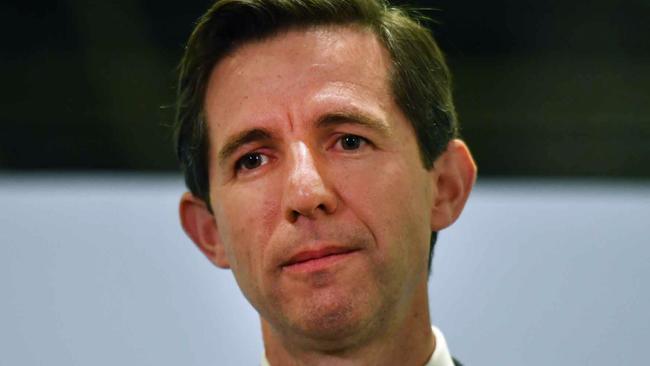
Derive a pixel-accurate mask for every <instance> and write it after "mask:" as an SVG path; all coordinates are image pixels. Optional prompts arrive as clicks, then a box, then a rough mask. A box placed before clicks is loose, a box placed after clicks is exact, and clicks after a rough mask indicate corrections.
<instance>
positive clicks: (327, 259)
mask: <svg viewBox="0 0 650 366" xmlns="http://www.w3.org/2000/svg"><path fill="white" fill-rule="evenodd" d="M358 251H359V249H352V248H341V247H326V248H322V249H316V250H305V251H302V252H299V253H297V254H295V255H293V256H292V257H291V258H289V260H288V261H287V262H285V263H284V264H283V265H282V269H283V270H285V271H290V272H302V273H305V272H316V271H322V270H325V269H327V268H329V267H331V266H333V265H335V264H336V263H338V262H340V261H343V260H345V259H347V258H349V257H350V256H352V255H353V254H354V253H356V252H358Z"/></svg>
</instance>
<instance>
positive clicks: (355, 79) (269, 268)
mask: <svg viewBox="0 0 650 366" xmlns="http://www.w3.org/2000/svg"><path fill="white" fill-rule="evenodd" d="M177 117H178V141H177V143H178V155H179V158H180V160H181V163H182V166H183V168H184V173H185V177H186V182H187V185H188V188H189V189H190V191H191V193H186V194H185V195H183V197H182V199H181V203H180V216H181V221H182V225H183V228H184V229H185V231H186V233H187V234H188V236H189V237H190V238H191V239H192V240H193V241H194V243H196V245H197V246H198V247H199V249H200V250H201V251H202V252H203V253H204V254H205V255H206V256H207V257H208V259H210V260H211V261H212V262H213V263H214V264H215V265H216V266H218V267H220V268H229V269H231V270H232V271H233V274H234V276H235V278H236V280H237V283H238V285H239V287H240V288H241V290H242V292H243V294H244V296H246V298H247V299H248V300H249V302H250V303H251V304H252V305H253V307H254V308H255V309H256V310H257V312H258V313H259V314H260V319H261V326H262V334H263V338H264V346H265V354H264V356H263V360H262V363H263V364H270V365H294V364H295V365H425V364H427V365H436V366H440V365H452V364H453V363H452V362H453V361H452V359H451V357H450V356H449V352H448V350H447V346H446V344H445V341H444V338H443V337H442V334H441V333H440V332H439V330H437V328H435V327H433V328H432V326H431V325H430V318H429V304H428V294H427V281H428V271H429V267H430V259H431V255H432V251H433V244H434V243H435V237H436V233H437V232H438V231H439V230H441V229H443V228H445V227H447V226H449V225H450V224H451V223H453V222H454V221H455V220H456V218H457V217H458V216H459V214H460V212H461V211H462V208H463V206H464V204H465V201H466V199H467V197H468V195H469V192H470V190H471V188H472V186H473V184H474V180H475V176H476V167H475V164H474V162H473V160H472V157H471V155H470V153H469V150H468V149H467V147H466V146H465V144H464V143H463V142H462V141H460V140H458V139H456V136H457V124H456V116H455V112H454V106H453V103H452V97H451V87H450V75H449V72H448V70H447V67H446V65H445V62H444V59H443V56H442V54H441V52H440V51H439V49H438V47H437V46H436V44H435V42H434V40H433V38H432V37H431V35H430V33H429V32H428V31H427V30H426V29H425V28H424V27H422V26H420V25H419V24H418V22H417V20H414V18H412V17H410V16H409V15H407V14H406V12H404V11H402V10H398V9H395V8H392V7H390V6H388V5H387V4H385V3H384V2H383V1H382V0H219V1H217V2H216V3H215V4H214V5H213V7H212V8H211V9H210V10H209V11H208V12H207V13H206V14H205V15H204V16H203V17H202V18H201V19H200V21H199V23H198V24H197V26H196V28H195V30H194V32H193V33H192V35H191V37H190V39H189V42H188V45H187V48H186V52H185V55H184V58H183V60H182V62H181V70H180V83H179V95H178V116H177Z"/></svg>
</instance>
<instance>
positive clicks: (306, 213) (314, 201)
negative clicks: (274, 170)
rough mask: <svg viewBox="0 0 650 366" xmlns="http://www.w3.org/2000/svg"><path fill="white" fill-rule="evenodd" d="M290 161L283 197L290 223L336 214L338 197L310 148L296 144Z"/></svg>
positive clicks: (293, 145)
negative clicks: (301, 218) (302, 218)
mask: <svg viewBox="0 0 650 366" xmlns="http://www.w3.org/2000/svg"><path fill="white" fill-rule="evenodd" d="M289 161H290V163H289V173H288V178H287V185H286V187H285V190H284V197H283V206H284V207H283V210H284V212H285V216H286V218H287V220H289V221H290V222H292V223H293V222H295V221H297V220H298V219H299V218H300V217H301V216H302V217H306V218H309V219H314V218H316V217H317V216H318V215H320V214H331V213H334V212H335V211H336V207H337V204H338V200H337V197H336V194H335V193H334V192H333V191H332V190H331V189H330V188H331V187H328V185H327V182H326V180H325V179H324V177H323V175H322V174H321V172H319V170H318V167H317V164H316V161H315V159H314V156H313V155H312V153H311V151H310V150H309V148H308V147H307V146H306V145H305V144H304V143H303V142H298V143H295V144H292V145H291V148H290V159H289Z"/></svg>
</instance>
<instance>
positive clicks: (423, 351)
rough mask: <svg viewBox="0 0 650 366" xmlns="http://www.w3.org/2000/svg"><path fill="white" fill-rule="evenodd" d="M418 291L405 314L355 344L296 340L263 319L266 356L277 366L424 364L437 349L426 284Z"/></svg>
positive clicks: (380, 326)
mask: <svg viewBox="0 0 650 366" xmlns="http://www.w3.org/2000/svg"><path fill="white" fill-rule="evenodd" d="M420 287H421V288H418V290H417V291H416V294H415V296H414V298H413V300H412V301H411V304H410V307H409V308H408V311H407V312H406V315H405V316H402V317H400V318H398V319H391V320H389V319H386V321H382V322H381V324H379V327H378V328H377V329H376V330H374V332H372V334H369V335H368V336H367V337H365V340H363V341H361V342H356V343H354V344H346V343H343V342H344V341H342V343H341V344H340V345H339V347H333V345H332V344H331V342H328V344H326V345H321V346H322V347H319V344H318V342H310V343H309V344H310V346H305V343H297V342H293V341H292V340H291V339H288V337H285V336H283V335H282V334H281V333H279V332H277V331H275V330H274V329H273V326H272V325H271V324H270V323H268V322H267V321H266V320H264V319H262V320H261V322H262V335H263V338H264V348H265V351H266V357H267V359H268V361H269V363H270V364H271V366H275V365H337V366H345V365H417V366H421V365H424V364H425V363H426V362H427V360H428V359H429V358H430V357H431V354H432V353H433V351H434V349H435V338H434V336H433V332H432V331H431V322H430V316H429V301H428V293H427V283H426V281H424V283H423V284H422V285H421V286H420Z"/></svg>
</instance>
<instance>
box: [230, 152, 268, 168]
mask: <svg viewBox="0 0 650 366" xmlns="http://www.w3.org/2000/svg"><path fill="white" fill-rule="evenodd" d="M268 162H269V157H268V156H266V155H264V154H262V153H258V152H254V153H250V154H246V155H244V156H242V157H241V158H239V160H237V163H236V164H235V168H236V170H237V171H239V170H254V169H257V168H259V167H261V166H262V165H264V164H266V163H268Z"/></svg>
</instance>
